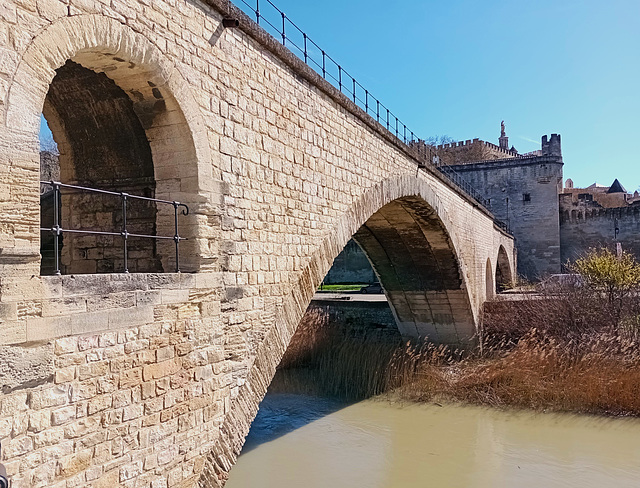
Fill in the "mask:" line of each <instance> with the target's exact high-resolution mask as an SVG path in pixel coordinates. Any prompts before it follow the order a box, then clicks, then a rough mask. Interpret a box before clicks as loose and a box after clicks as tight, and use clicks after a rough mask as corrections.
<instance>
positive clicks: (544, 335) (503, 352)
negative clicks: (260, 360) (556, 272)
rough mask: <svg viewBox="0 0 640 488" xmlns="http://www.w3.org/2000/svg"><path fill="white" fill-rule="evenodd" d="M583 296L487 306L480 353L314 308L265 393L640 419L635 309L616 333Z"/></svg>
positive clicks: (639, 351) (639, 358)
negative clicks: (365, 328)
mask: <svg viewBox="0 0 640 488" xmlns="http://www.w3.org/2000/svg"><path fill="white" fill-rule="evenodd" d="M580 293H581V292H580V290H577V291H576V290H572V291H570V292H567V293H565V294H558V293H557V292H556V293H554V294H553V296H547V297H542V298H539V297H538V298H536V299H531V300H523V301H515V302H501V303H497V304H492V305H491V306H490V307H488V309H487V310H486V313H485V320H484V324H485V327H484V331H483V337H482V341H483V346H484V347H483V354H482V355H479V354H470V355H466V356H463V355H462V354H461V353H460V352H459V351H455V350H451V349H449V348H447V347H445V346H436V345H434V344H430V343H420V344H416V343H404V344H403V343H401V342H400V341H397V342H390V341H389V340H388V336H387V337H385V338H382V337H380V336H376V335H375V333H374V332H372V333H371V334H369V335H367V336H362V335H357V334H356V335H354V334H353V332H352V331H349V330H347V329H345V328H344V327H343V328H339V327H335V326H334V325H333V324H329V323H328V322H327V317H326V316H323V315H322V313H321V312H320V311H318V310H316V311H315V312H314V314H311V315H310V316H308V317H305V320H304V321H303V323H302V324H301V325H300V328H299V330H298V332H297V333H296V336H295V337H294V339H293V340H292V344H291V346H290V348H289V350H288V351H287V354H286V355H285V358H284V360H283V363H282V365H281V367H280V369H279V372H278V375H277V376H276V379H275V380H274V383H273V384H272V387H271V388H272V390H276V391H285V390H286V391H298V392H302V393H312V394H320V395H328V396H333V397H339V398H343V399H350V400H359V399H362V398H366V397H370V396H373V395H378V394H381V393H392V394H393V395H394V397H396V398H398V397H399V398H401V399H405V400H409V401H420V402H428V401H436V402H442V401H455V402H466V403H474V404H481V405H490V406H498V407H503V406H513V407H518V408H532V409H539V410H556V411H571V412H583V413H595V414H609V415H634V416H640V334H639V333H638V329H637V327H636V326H635V323H636V322H637V320H636V319H634V317H636V316H637V315H633V314H634V313H636V311H637V308H636V304H628V305H629V306H628V308H629V311H630V312H629V313H628V314H627V315H626V319H625V320H624V321H623V322H622V323H623V325H622V326H621V327H617V328H612V327H610V326H609V325H608V324H607V321H606V320H607V316H606V315H603V312H602V310H605V309H604V308H602V307H601V306H600V304H599V303H598V300H597V299H594V297H591V299H590V300H589V301H586V302H584V301H583V302H579V301H576V300H580V297H579V296H577V295H579V294H580ZM634 321H635V322H634Z"/></svg>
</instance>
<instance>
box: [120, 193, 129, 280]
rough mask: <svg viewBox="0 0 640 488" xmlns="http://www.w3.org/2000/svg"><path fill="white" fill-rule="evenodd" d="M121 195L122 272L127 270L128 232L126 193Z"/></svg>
mask: <svg viewBox="0 0 640 488" xmlns="http://www.w3.org/2000/svg"><path fill="white" fill-rule="evenodd" d="M120 196H121V197H122V232H121V234H122V253H123V255H124V272H125V273H128V272H129V255H128V254H129V252H128V251H129V250H128V248H127V245H128V242H127V241H128V240H129V233H128V232H127V194H126V193H120Z"/></svg>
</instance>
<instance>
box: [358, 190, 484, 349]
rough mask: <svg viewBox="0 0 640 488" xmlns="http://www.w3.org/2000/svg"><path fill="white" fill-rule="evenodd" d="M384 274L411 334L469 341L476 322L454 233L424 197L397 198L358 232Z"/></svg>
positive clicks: (400, 324) (458, 342)
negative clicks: (456, 250) (449, 233)
mask: <svg viewBox="0 0 640 488" xmlns="http://www.w3.org/2000/svg"><path fill="white" fill-rule="evenodd" d="M353 238H354V240H355V241H356V242H357V243H358V244H359V245H360V247H362V249H363V251H364V252H365V254H366V255H367V257H368V258H369V261H370V262H371V265H372V267H373V268H374V270H375V271H376V274H377V275H378V277H379V278H380V282H381V283H382V285H383V287H384V289H385V292H386V295H387V298H388V300H389V304H390V305H391V308H392V310H393V312H394V315H395V317H396V321H397V323H398V328H399V330H400V333H401V334H402V336H403V337H406V338H417V337H421V338H428V339H429V340H432V341H435V342H439V343H445V344H451V345H456V346H457V345H465V344H469V341H470V338H471V337H473V336H474V334H475V325H474V320H473V315H472V312H471V307H470V304H469V298H468V295H467V290H466V288H465V286H464V283H463V280H462V278H461V276H460V269H459V263H458V258H457V256H456V252H455V250H454V247H453V244H452V242H451V239H450V237H449V235H448V233H447V231H446V229H445V227H444V225H443V223H442V221H441V220H440V219H439V217H438V215H437V213H436V211H435V210H434V209H433V208H431V207H430V206H429V205H428V204H427V203H426V202H425V201H424V200H422V199H421V198H419V197H405V198H401V199H398V200H394V201H393V202H391V203H388V204H387V205H385V206H383V207H382V208H381V209H380V210H378V211H377V212H376V213H375V214H373V215H372V216H371V217H370V218H369V219H368V220H367V222H366V223H365V224H364V225H363V226H362V227H361V228H360V229H359V230H358V231H357V232H356V234H355V235H354V236H353Z"/></svg>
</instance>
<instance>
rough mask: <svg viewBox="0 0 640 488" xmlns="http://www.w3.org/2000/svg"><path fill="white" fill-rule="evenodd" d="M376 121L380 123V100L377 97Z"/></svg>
mask: <svg viewBox="0 0 640 488" xmlns="http://www.w3.org/2000/svg"><path fill="white" fill-rule="evenodd" d="M376 122H378V123H380V100H378V99H377V98H376Z"/></svg>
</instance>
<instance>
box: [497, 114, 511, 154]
mask: <svg viewBox="0 0 640 488" xmlns="http://www.w3.org/2000/svg"><path fill="white" fill-rule="evenodd" d="M498 141H500V148H501V149H505V150H507V151H508V150H509V138H508V137H507V133H506V132H505V129H504V120H503V121H502V122H501V123H500V139H498Z"/></svg>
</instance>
